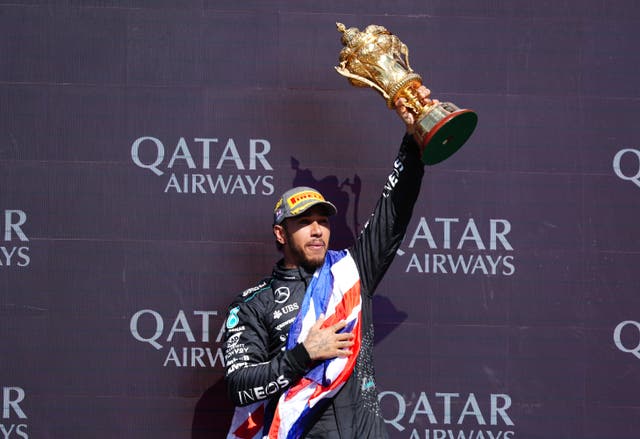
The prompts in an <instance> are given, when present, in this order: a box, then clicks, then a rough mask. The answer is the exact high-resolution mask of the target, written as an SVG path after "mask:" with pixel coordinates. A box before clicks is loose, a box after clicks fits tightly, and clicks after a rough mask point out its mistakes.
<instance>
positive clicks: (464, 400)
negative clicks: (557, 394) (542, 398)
mask: <svg viewBox="0 0 640 439" xmlns="http://www.w3.org/2000/svg"><path fill="white" fill-rule="evenodd" d="M378 401H379V402H380V407H381V409H382V416H383V419H384V422H385V423H386V424H387V425H389V426H390V428H391V429H393V431H396V432H399V433H398V434H400V436H399V437H405V438H408V439H513V438H515V437H516V436H515V431H514V427H515V423H514V422H513V419H512V418H511V415H510V414H509V410H510V408H511V396H509V395H507V394H505V393H492V394H490V395H479V394H475V393H468V394H462V393H458V392H435V393H427V392H420V393H416V392H412V393H411V394H410V395H406V394H402V393H399V392H394V391H385V392H381V393H380V394H379V395H378ZM398 434H396V435H395V436H398ZM395 436H394V437H395Z"/></svg>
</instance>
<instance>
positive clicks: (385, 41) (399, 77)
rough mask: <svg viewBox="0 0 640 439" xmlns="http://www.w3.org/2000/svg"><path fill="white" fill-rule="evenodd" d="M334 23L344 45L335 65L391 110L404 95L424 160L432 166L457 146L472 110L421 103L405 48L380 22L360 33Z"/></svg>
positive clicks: (471, 121)
mask: <svg viewBox="0 0 640 439" xmlns="http://www.w3.org/2000/svg"><path fill="white" fill-rule="evenodd" d="M336 25H337V27H338V30H339V31H340V32H341V33H342V39H341V40H342V45H343V46H344V48H343V49H342V51H340V58H339V59H340V64H339V66H338V67H336V68H335V69H336V70H337V71H338V73H340V74H341V75H342V76H345V77H347V78H348V79H349V82H350V83H351V85H354V86H356V87H372V88H373V89H375V90H377V91H378V92H379V93H380V94H381V95H382V97H384V98H385V100H386V101H387V106H388V107H389V108H391V109H393V108H395V102H396V100H397V99H399V98H404V99H405V100H406V107H407V110H408V111H410V112H411V113H412V114H413V116H414V119H415V121H416V122H415V123H414V125H413V128H414V129H415V131H414V137H415V139H416V141H417V142H418V144H419V145H420V146H421V148H422V151H423V153H422V161H423V162H424V163H425V164H427V165H433V164H436V163H439V162H441V161H443V160H445V159H447V158H448V157H450V156H451V155H452V154H453V153H455V152H456V151H457V150H458V149H460V147H461V146H462V145H463V144H464V143H465V142H466V141H467V139H468V138H469V136H471V133H472V132H473V130H474V129H475V127H476V124H477V122H478V116H477V115H476V113H475V112H473V111H471V110H464V109H460V108H458V107H457V106H455V105H454V104H452V103H451V102H439V103H433V104H431V105H428V106H425V105H422V104H421V103H420V100H419V98H418V96H417V94H416V91H415V89H416V88H418V87H419V86H420V85H422V77H421V76H420V75H418V74H417V73H414V71H413V69H411V66H410V65H409V49H408V48H407V46H406V45H405V44H404V43H403V42H402V41H400V39H399V38H398V37H396V36H395V35H393V34H392V33H391V32H389V31H388V30H387V29H385V28H384V27H383V26H378V25H375V24H372V25H369V26H367V28H366V29H365V30H364V32H360V31H359V30H358V28H355V27H351V28H349V29H347V28H346V27H345V25H344V24H342V23H336Z"/></svg>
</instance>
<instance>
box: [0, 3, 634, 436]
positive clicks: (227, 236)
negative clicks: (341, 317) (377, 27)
mask: <svg viewBox="0 0 640 439" xmlns="http://www.w3.org/2000/svg"><path fill="white" fill-rule="evenodd" d="M220 3H223V4H222V5H221V4H220ZM224 3H228V4H226V5H225V4H224ZM416 3H417V2H412V1H407V0H397V1H393V2H371V1H357V2H350V4H349V5H346V4H345V2H342V1H333V0H332V1H324V2H317V1H313V2H312V1H298V2H290V1H284V0H280V1H277V0H271V1H255V2H214V1H209V0H200V1H194V2H188V5H187V6H185V5H184V4H181V2H175V1H169V0H163V1H143V0H137V1H136V0H129V1H126V0H121V1H117V0H111V1H109V0H93V1H84V2H58V4H56V5H53V4H51V2H46V1H38V0H32V1H27V0H25V1H17V0H12V1H0V35H1V37H0V54H2V56H0V140H1V141H0V232H1V233H2V235H0V337H1V340H2V341H1V342H0V358H1V361H0V400H1V401H2V412H1V413H2V419H1V420H0V431H2V433H3V435H4V436H3V437H7V438H21V437H22V438H26V437H33V438H81V437H82V438H86V437H92V438H113V437H127V438H151V437H153V438H188V437H191V438H215V437H223V435H224V432H225V430H226V427H227V423H228V420H229V419H228V415H229V405H228V402H227V401H226V397H225V393H224V389H223V386H222V381H221V379H222V371H223V359H222V355H221V352H220V347H221V344H220V335H221V328H222V322H223V315H224V313H225V309H226V306H227V304H228V302H229V301H230V300H231V298H232V297H233V296H234V295H235V294H237V293H238V292H239V291H241V290H243V289H244V288H246V287H248V286H250V285H252V284H253V282H255V281H256V280H257V279H259V278H261V277H262V276H264V275H265V274H267V273H269V271H270V267H271V265H272V264H273V262H274V261H275V260H276V258H277V257H278V254H277V252H276V250H275V247H274V245H273V239H272V236H271V232H270V224H271V223H270V221H271V209H272V206H273V204H274V202H275V199H276V197H277V195H278V194H279V193H281V192H282V191H283V190H285V189H287V188H288V187H290V186H291V185H292V184H299V183H304V184H312V185H316V186H318V187H319V188H321V189H322V190H323V192H325V193H327V194H329V197H330V198H331V199H332V200H334V201H335V202H336V203H337V204H340V211H341V216H340V217H339V218H337V221H336V223H335V224H334V227H335V232H334V236H335V237H336V243H335V244H336V245H342V244H344V245H346V244H348V243H349V242H350V241H351V240H352V239H353V236H354V233H356V232H357V230H358V229H359V227H360V226H361V225H362V223H363V222H364V221H365V220H366V218H367V216H368V214H369V211H370V210H371V209H372V207H373V205H374V203H375V201H376V199H377V196H378V194H379V192H380V190H381V187H382V185H383V183H384V180H385V179H386V176H387V174H388V172H389V171H390V170H391V162H392V160H393V158H394V156H395V152H396V149H397V146H398V143H399V141H400V139H401V136H402V134H403V125H402V123H401V121H400V120H399V119H398V118H397V117H396V116H395V114H394V113H393V112H391V111H389V110H387V109H385V105H384V102H383V100H382V99H381V98H380V97H379V96H378V95H377V94H376V93H375V92H373V91H372V90H365V89H355V88H353V87H351V86H350V85H349V84H348V83H347V81H346V80H345V79H344V78H343V77H341V76H339V75H338V74H337V73H336V72H335V71H334V69H333V66H334V65H336V63H337V59H338V53H339V51H340V49H341V45H340V41H339V37H340V35H339V33H338V32H337V31H336V28H335V23H336V21H341V22H343V23H345V24H346V25H347V26H356V27H359V28H361V29H363V28H364V27H365V26H366V25H368V24H371V23H376V24H381V25H384V26H386V27H387V28H388V29H389V30H391V31H392V32H394V33H395V34H397V35H398V36H399V37H400V38H401V39H402V41H403V42H405V43H406V44H407V45H408V46H409V48H410V55H411V64H412V67H413V68H414V69H415V70H416V71H417V72H419V73H421V74H422V75H423V77H424V79H425V83H426V84H427V85H428V86H429V87H430V88H431V90H432V92H433V97H435V98H438V99H440V100H450V101H452V102H454V103H456V104H457V105H458V106H460V107H465V108H472V109H474V110H475V111H476V112H477V113H478V115H479V125H478V128H477V130H476V132H475V133H474V135H473V136H472V138H471V140H470V141H469V142H468V144H467V145H465V147H464V148H463V149H462V150H460V152H459V153H458V154H456V155H455V156H453V157H452V158H451V159H449V160H447V161H446V162H443V163H441V164H439V165H437V166H434V167H430V168H428V169H427V174H426V176H425V179H424V184H423V190H422V193H421V196H420V199H419V202H418V205H417V206H416V208H415V213H414V217H413V220H412V222H411V224H410V226H409V231H408V234H407V237H406V239H405V241H404V242H403V244H402V246H401V251H400V252H399V254H398V256H397V258H396V260H395V261H394V263H393V265H392V267H391V269H390V270H389V273H388V275H387V276H386V278H385V280H384V281H383V283H382V284H381V286H380V287H379V290H378V297H377V299H376V302H375V315H376V323H377V341H376V367H377V376H378V386H379V391H380V392H381V398H380V399H381V404H382V406H383V411H384V416H385V419H386V420H387V422H388V430H389V433H390V434H391V437H393V438H411V439H414V438H420V439H497V438H500V439H510V438H518V439H525V438H527V439H529V438H541V439H542V438H544V439H549V438H558V439H569V438H571V439H576V438H579V439H604V438H607V439H608V438H618V439H632V438H637V437H638V431H640V393H639V392H638V388H639V386H640V295H639V294H638V287H639V285H640V275H639V274H638V268H637V267H638V265H639V264H640V229H639V228H638V227H637V218H638V214H640V207H639V206H640V140H639V138H638V134H637V121H636V120H635V119H636V116H637V114H640V81H638V79H637V71H638V68H639V67H640V52H638V50H637V42H638V41H640V30H639V29H640V26H639V22H640V6H638V5H637V4H636V3H634V2H631V1H616V2H602V1H595V0H588V1H584V0H583V1H578V0H564V1H554V2H551V1H543V2H540V1H532V0H531V1H520V2H508V1H470V0H467V1H462V2H451V1H443V0H439V1H428V2H422V3H421V4H416Z"/></svg>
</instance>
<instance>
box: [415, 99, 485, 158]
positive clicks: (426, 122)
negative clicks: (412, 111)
mask: <svg viewBox="0 0 640 439" xmlns="http://www.w3.org/2000/svg"><path fill="white" fill-rule="evenodd" d="M477 123H478V115H477V114H476V113H475V112H474V111H471V110H461V109H460V108H458V107H456V106H455V105H454V104H452V103H451V102H442V103H439V104H437V105H436V106H435V107H434V108H432V109H430V110H429V112H428V113H427V114H426V115H425V116H424V117H423V118H422V119H420V120H419V121H418V122H417V123H416V125H415V128H416V131H415V137H416V140H417V141H418V142H419V144H420V146H421V147H422V161H423V162H424V164H426V165H435V164H436V163H440V162H441V161H443V160H446V159H448V158H449V157H451V156H452V155H453V154H454V153H455V152H456V151H458V150H459V149H460V147H462V145H464V143H465V142H466V141H467V140H468V139H469V137H470V136H471V133H473V130H474V129H475V128H476V125H477Z"/></svg>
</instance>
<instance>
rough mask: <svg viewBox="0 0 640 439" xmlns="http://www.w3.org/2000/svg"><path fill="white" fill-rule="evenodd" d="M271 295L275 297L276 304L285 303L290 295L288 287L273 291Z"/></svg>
mask: <svg viewBox="0 0 640 439" xmlns="http://www.w3.org/2000/svg"><path fill="white" fill-rule="evenodd" d="M273 294H274V296H275V301H276V303H285V302H286V301H287V300H289V295H290V294H291V293H290V292H289V288H288V287H280V288H278V289H277V290H275V291H274V293H273Z"/></svg>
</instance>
